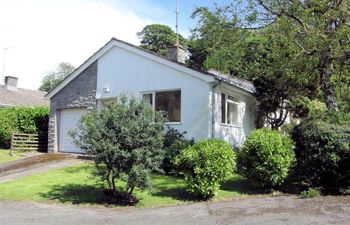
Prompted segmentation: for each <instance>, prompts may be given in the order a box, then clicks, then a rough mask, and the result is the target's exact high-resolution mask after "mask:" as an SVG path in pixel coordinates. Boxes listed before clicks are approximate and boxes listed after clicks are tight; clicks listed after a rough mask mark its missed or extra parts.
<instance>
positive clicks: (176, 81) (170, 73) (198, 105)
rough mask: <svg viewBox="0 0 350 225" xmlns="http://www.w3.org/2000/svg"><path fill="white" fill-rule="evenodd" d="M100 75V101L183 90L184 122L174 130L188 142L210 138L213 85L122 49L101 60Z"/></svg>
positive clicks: (182, 114) (98, 85)
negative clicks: (189, 139)
mask: <svg viewBox="0 0 350 225" xmlns="http://www.w3.org/2000/svg"><path fill="white" fill-rule="evenodd" d="M97 74H98V75H97V91H96V92H97V93H96V97H97V99H105V98H111V97H116V96H118V95H119V94H120V93H127V94H132V95H134V96H141V94H142V93H143V92H150V91H162V90H173V89H181V122H180V123H176V124H171V125H170V126H171V127H174V128H176V129H178V130H179V131H186V132H187V135H186V136H187V137H188V138H194V139H196V140H198V139H204V138H208V137H210V135H211V131H210V128H211V127H210V126H211V113H210V110H209V107H210V106H209V104H210V103H209V98H210V96H209V92H210V89H211V85H210V83H207V82H205V81H203V80H201V79H199V78H196V77H194V76H191V75H189V74H186V73H184V72H182V71H178V70H176V69H174V68H170V67H168V66H166V65H164V64H161V63H159V62H157V61H155V60H152V59H150V58H147V57H144V56H142V55H139V54H135V53H133V52H130V51H128V50H125V49H122V48H119V47H113V48H112V49H111V50H110V51H108V52H107V53H106V54H104V55H103V56H101V58H100V59H99V60H98V72H97ZM104 88H107V89H108V90H109V93H105V91H104Z"/></svg>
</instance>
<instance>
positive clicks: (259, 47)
mask: <svg viewBox="0 0 350 225" xmlns="http://www.w3.org/2000/svg"><path fill="white" fill-rule="evenodd" d="M194 16H198V17H199V18H200V19H199V21H200V23H199V26H198V27H197V28H196V29H194V33H193V35H192V41H191V43H192V42H194V43H195V45H194V46H195V47H196V49H195V54H192V56H191V64H192V65H195V66H198V65H199V66H200V65H201V64H202V67H203V68H204V69H210V68H215V69H217V70H220V71H223V72H226V73H229V74H231V75H233V76H238V77H240V78H245V79H248V80H250V81H252V82H253V83H254V85H255V87H256V93H255V96H256V98H257V100H258V102H259V117H258V119H259V120H258V121H257V122H258V125H259V126H261V125H262V124H265V123H268V124H270V125H271V127H272V128H278V127H279V126H281V125H282V124H283V123H284V121H285V119H286V118H287V116H289V115H291V114H292V113H293V114H294V115H302V114H304V113H305V107H304V105H303V104H304V102H303V101H297V100H298V99H300V98H301V97H310V98H312V97H314V96H315V95H316V94H317V88H316V87H317V86H316V85H315V82H314V80H315V79H316V80H317V77H315V73H313V72H312V69H311V68H310V66H309V65H308V64H307V63H306V62H305V61H304V60H303V59H302V58H300V57H298V54H299V50H298V48H297V46H296V45H295V44H294V43H293V42H291V37H292V34H293V33H292V32H291V31H290V30H293V29H294V27H293V26H294V25H293V24H290V23H288V21H287V20H284V21H282V20H281V21H280V22H279V23H275V24H271V25H269V26H267V27H264V28H259V29H255V28H254V29H253V28H252V26H253V24H252V23H253V22H254V20H253V19H252V16H251V15H250V16H248V14H247V16H246V17H245V18H243V17H244V16H242V15H241V14H240V12H237V11H236V10H235V9H234V5H232V4H231V5H229V6H227V7H216V8H214V9H213V10H209V9H208V8H199V9H197V11H195V14H194ZM247 27H250V28H247ZM198 46H199V47H198ZM204 46H205V47H204ZM201 48H202V49H201ZM203 48H204V49H203ZM190 49H191V48H190ZM197 49H199V50H197ZM305 71H311V73H310V72H309V73H306V72H305ZM286 84H288V85H286Z"/></svg>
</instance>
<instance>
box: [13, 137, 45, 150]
mask: <svg viewBox="0 0 350 225" xmlns="http://www.w3.org/2000/svg"><path fill="white" fill-rule="evenodd" d="M11 150H15V151H16V150H24V151H46V150H47V138H46V137H43V136H40V135H38V134H23V133H14V134H12V137H11Z"/></svg>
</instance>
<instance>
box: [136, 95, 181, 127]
mask: <svg viewBox="0 0 350 225" xmlns="http://www.w3.org/2000/svg"><path fill="white" fill-rule="evenodd" d="M166 91H180V92H181V89H166V90H156V91H142V92H140V93H141V98H142V99H143V95H146V94H152V103H153V104H152V110H153V112H155V111H156V93H157V92H166ZM181 94H182V92H181ZM180 111H181V113H180V114H181V116H180V121H178V122H166V123H165V124H167V125H179V124H181V123H182V96H181V105H180Z"/></svg>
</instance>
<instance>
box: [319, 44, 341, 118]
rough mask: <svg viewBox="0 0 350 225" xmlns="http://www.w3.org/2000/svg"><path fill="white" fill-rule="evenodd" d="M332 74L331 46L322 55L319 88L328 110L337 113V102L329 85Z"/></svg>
mask: <svg viewBox="0 0 350 225" xmlns="http://www.w3.org/2000/svg"><path fill="white" fill-rule="evenodd" d="M332 73H333V68H332V59H331V46H328V48H327V50H326V51H325V52H324V53H323V57H322V63H321V70H320V86H321V90H322V92H323V98H324V101H325V103H326V106H327V108H328V109H329V110H332V111H336V112H338V111H339V108H338V105H337V102H336V100H335V95H334V91H333V89H332V85H331V77H332Z"/></svg>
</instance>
